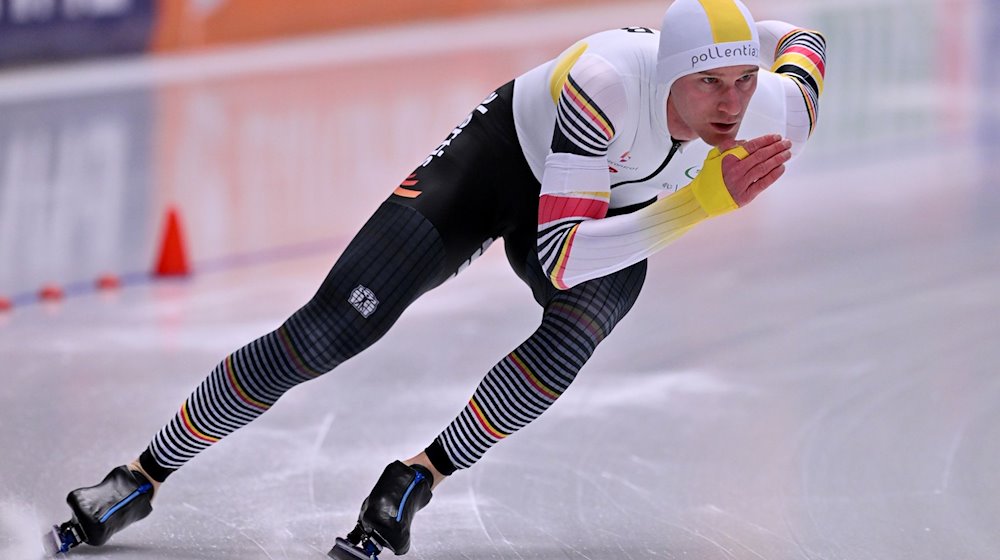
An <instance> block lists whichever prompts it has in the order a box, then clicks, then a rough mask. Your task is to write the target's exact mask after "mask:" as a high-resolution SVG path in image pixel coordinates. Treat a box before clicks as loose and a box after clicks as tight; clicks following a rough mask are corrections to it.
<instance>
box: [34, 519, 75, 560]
mask: <svg viewBox="0 0 1000 560" xmlns="http://www.w3.org/2000/svg"><path fill="white" fill-rule="evenodd" d="M82 542H83V530H82V529H81V528H80V526H79V525H77V524H76V523H75V522H74V521H72V520H71V521H67V522H65V523H63V524H62V525H53V526H52V530H50V531H49V532H48V533H46V534H44V535H43V536H42V545H43V546H44V547H45V552H46V553H47V554H48V555H49V556H56V555H59V554H66V553H67V552H69V549H71V548H75V547H77V546H79V545H80V543H82Z"/></svg>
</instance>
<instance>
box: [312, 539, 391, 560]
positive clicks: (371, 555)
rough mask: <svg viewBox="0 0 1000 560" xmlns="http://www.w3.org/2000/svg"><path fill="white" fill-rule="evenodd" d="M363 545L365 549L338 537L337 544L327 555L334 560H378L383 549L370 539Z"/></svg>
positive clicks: (363, 542) (364, 541)
mask: <svg viewBox="0 0 1000 560" xmlns="http://www.w3.org/2000/svg"><path fill="white" fill-rule="evenodd" d="M361 544H362V545H363V546H364V548H360V547H357V546H355V545H353V544H351V541H349V540H347V539H342V538H340V537H337V542H336V543H335V544H334V545H333V548H331V549H330V552H328V553H326V555H327V556H329V557H330V558H333V559H334V560H378V554H379V553H380V552H382V547H381V546H378V545H377V544H375V542H374V541H373V540H371V539H370V538H366V539H364V540H363V541H362V542H361Z"/></svg>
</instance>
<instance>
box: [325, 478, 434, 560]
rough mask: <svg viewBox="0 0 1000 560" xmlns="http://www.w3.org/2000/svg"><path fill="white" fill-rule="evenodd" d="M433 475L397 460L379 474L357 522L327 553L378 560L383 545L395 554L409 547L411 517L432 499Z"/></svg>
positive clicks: (341, 558) (342, 559)
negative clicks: (345, 537) (379, 476)
mask: <svg viewBox="0 0 1000 560" xmlns="http://www.w3.org/2000/svg"><path fill="white" fill-rule="evenodd" d="M433 484H434V476H433V475H431V473H430V471H428V470H427V469H425V468H424V467H421V466H419V465H413V466H407V465H404V464H403V463H401V462H399V461H396V462H395V463H392V464H391V465H389V466H388V467H386V468H385V471H384V472H383V473H382V477H381V478H379V479H378V482H377V483H375V488H373V489H372V491H371V494H369V495H368V497H367V498H365V501H364V503H363V504H361V513H360V514H359V515H358V524H357V526H355V527H354V530H353V531H351V532H350V533H349V534H348V535H347V539H341V538H338V539H337V544H335V545H334V546H333V548H332V549H330V552H329V554H328V556H330V558H334V559H336V560H355V559H362V560H368V559H369V558H371V559H375V560H377V559H378V554H379V553H380V552H382V548H383V547H384V548H388V549H389V550H391V551H392V552H393V553H394V554H395V555H396V556H402V555H403V554H406V552H407V551H408V550H410V525H411V523H412V522H413V516H414V515H416V513H417V512H418V511H420V510H421V509H423V507H424V506H426V505H427V503H428V502H430V501H431V486H433Z"/></svg>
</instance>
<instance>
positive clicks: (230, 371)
mask: <svg viewBox="0 0 1000 560" xmlns="http://www.w3.org/2000/svg"><path fill="white" fill-rule="evenodd" d="M225 363H226V381H228V382H229V388H230V389H232V390H233V392H234V393H235V394H236V396H238V397H239V398H240V400H241V401H243V403H244V404H246V405H247V406H250V407H253V408H256V409H258V410H267V409H269V408H271V406H270V405H267V404H264V403H262V402H260V401H258V400H256V399H254V398H253V397H251V396H250V394H249V393H247V392H246V390H244V389H243V387H242V386H240V382H239V381H238V380H237V379H236V370H235V368H234V367H233V356H232V354H230V355H229V356H227V357H226V362H225Z"/></svg>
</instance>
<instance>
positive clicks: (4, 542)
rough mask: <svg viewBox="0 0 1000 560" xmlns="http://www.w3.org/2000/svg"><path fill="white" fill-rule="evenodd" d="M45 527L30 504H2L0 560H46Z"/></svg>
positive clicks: (0, 515)
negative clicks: (15, 559)
mask: <svg viewBox="0 0 1000 560" xmlns="http://www.w3.org/2000/svg"><path fill="white" fill-rule="evenodd" d="M43 527H44V524H43V523H42V522H41V520H40V519H39V518H38V514H37V513H36V512H35V509H34V508H33V507H31V506H29V505H28V504H24V503H19V502H16V501H4V502H2V503H0V558H11V559H14V558H17V559H18V560H33V559H41V558H44V557H45V550H44V549H43V548H42V534H43V533H44V532H45V529H44V528H43Z"/></svg>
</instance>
